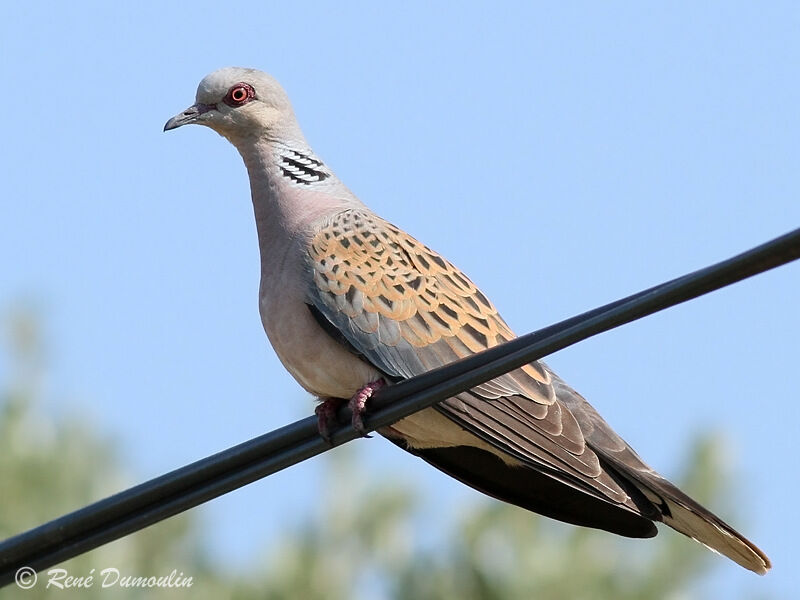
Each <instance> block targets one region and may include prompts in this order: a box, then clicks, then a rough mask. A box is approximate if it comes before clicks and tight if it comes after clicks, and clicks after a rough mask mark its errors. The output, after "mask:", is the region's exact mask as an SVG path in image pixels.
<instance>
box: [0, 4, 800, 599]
mask: <svg viewBox="0 0 800 600" xmlns="http://www.w3.org/2000/svg"><path fill="white" fill-rule="evenodd" d="M159 4H160V3H159ZM431 4H432V3H413V2H412V3H406V4H405V5H404V7H403V8H397V7H390V6H388V5H386V6H384V5H378V4H377V3H376V4H357V3H336V4H333V3H331V4H326V3H315V2H304V3H301V4H297V3H287V2H281V3H275V2H263V3H246V2H242V3H237V4H230V3H228V4H226V3H222V4H220V3H210V2H204V1H202V0H196V1H195V2H191V3H180V4H174V5H158V6H157V5H156V3H153V5H149V6H144V7H139V8H135V9H133V8H126V7H123V6H122V5H117V4H108V3H98V4H92V3H69V4H61V3H55V4H54V3H36V2H32V3H24V4H23V3H14V4H12V5H10V6H9V7H6V8H5V9H4V19H3V20H2V23H0V76H2V81H3V82H4V85H3V89H4V94H3V112H4V116H5V118H4V120H3V121H4V131H5V134H4V139H5V143H4V144H3V145H2V149H0V154H1V155H2V160H0V165H2V176H1V179H2V183H1V184H0V185H1V186H2V187H0V189H1V190H2V192H1V193H0V194H1V195H0V207H1V208H0V255H1V256H3V257H5V258H4V261H3V268H2V276H0V310H6V309H8V308H10V307H11V306H13V305H14V304H16V303H19V302H25V301H33V302H34V303H36V304H37V305H38V306H39V307H40V310H41V314H42V315H43V316H44V318H45V322H46V326H47V328H48V331H49V334H50V335H49V341H50V356H51V357H52V366H53V369H54V372H53V376H52V381H51V383H50V385H51V387H52V388H53V389H54V390H57V391H58V392H59V393H60V394H61V398H62V400H61V401H60V402H59V405H58V406H54V407H53V410H61V411H65V412H66V411H70V412H79V413H82V414H85V415H86V417H87V418H88V419H92V420H93V421H95V422H96V423H98V424H99V425H100V426H101V427H103V428H104V429H106V430H107V431H109V432H110V433H111V435H113V436H115V437H117V438H118V439H119V441H120V444H121V445H122V448H123V450H124V453H125V456H126V458H127V459H128V460H130V462H131V463H132V464H134V465H135V466H136V468H137V471H138V473H139V474H140V476H141V477H142V478H144V477H150V476H155V475H158V474H160V473H162V472H164V471H166V470H168V469H171V468H173V467H177V466H180V465H182V464H184V463H186V462H188V461H191V460H194V459H196V458H199V457H202V456H205V455H207V454H209V453H212V452H214V451H216V450H219V449H221V448H224V447H227V446H230V445H232V444H234V443H237V442H239V441H242V440H244V439H249V438H250V437H253V436H255V435H258V434H260V433H262V432H264V431H267V430H271V429H274V428H275V427H277V426H279V425H282V424H284V423H286V422H288V421H290V420H294V419H296V418H299V417H301V416H305V415H307V414H310V412H311V410H312V403H311V400H310V399H309V398H308V397H307V396H306V394H305V393H304V392H302V391H301V390H300V388H299V387H298V386H297V385H296V384H295V383H294V382H293V381H292V380H291V378H290V377H289V376H288V375H287V374H286V373H285V372H284V371H283V369H282V368H281V366H280V364H279V363H278V361H277V359H276V358H275V356H274V355H273V354H272V351H271V349H270V348H269V346H268V344H267V341H266V338H265V336H264V335H263V332H262V331H261V326H260V322H259V318H258V311H257V302H256V294H257V286H258V280H257V277H258V254H257V248H256V240H255V228H254V224H253V217H252V208H251V205H250V200H249V189H248V183H247V179H246V174H245V171H244V168H243V166H242V164H241V161H240V159H239V157H238V155H237V154H236V152H235V150H234V149H233V147H231V146H229V145H228V144H227V143H226V142H225V141H224V140H222V139H221V138H219V137H218V136H216V135H215V134H213V133H212V132H210V131H209V130H206V129H202V128H185V129H181V130H180V131H177V132H173V133H170V134H163V133H162V132H161V127H162V126H163V123H164V122H165V121H166V119H167V118H169V117H170V116H172V115H173V114H175V113H176V112H178V111H179V110H182V109H183V108H185V107H186V106H187V105H189V104H191V103H192V102H193V98H194V92H195V88H196V86H197V83H198V82H199V80H200V79H201V78H202V77H203V76H204V75H205V74H206V73H207V72H209V71H211V70H214V69H216V68H219V67H222V66H228V65H240V66H253V67H258V68H261V69H263V70H266V71H269V72H271V73H272V74H273V75H275V76H276V77H277V78H278V79H279V80H280V81H281V82H282V83H283V84H284V86H285V87H286V89H287V91H288V92H289V94H290V97H291V98H292V99H293V101H294V105H295V110H296V113H297V115H298V118H299V119H300V122H301V125H302V126H303V128H304V130H305V132H306V135H307V137H308V139H309V140H310V142H311V144H312V146H313V147H314V148H315V150H316V151H317V153H318V154H319V155H320V156H322V157H323V158H324V159H325V160H326V162H327V163H328V164H329V165H330V166H331V167H332V168H334V169H335V170H336V171H337V173H338V175H339V176H340V178H341V179H343V180H344V181H345V182H346V183H347V184H348V185H349V186H350V188H351V189H352V190H353V191H355V192H356V194H358V195H359V196H360V197H361V198H362V200H364V201H365V202H366V203H367V204H368V205H370V206H371V207H372V208H373V209H374V210H376V211H377V212H378V213H380V214H381V215H383V216H385V217H387V218H388V219H390V220H391V221H393V222H395V223H396V224H398V225H400V226H401V227H403V228H405V229H406V230H407V231H409V232H411V233H412V234H414V235H415V236H417V237H418V238H420V239H421V240H423V241H424V242H426V243H427V244H428V245H430V246H432V247H434V248H436V249H437V250H439V251H440V252H442V253H443V254H445V255H446V256H447V257H449V258H450V259H451V260H452V261H453V262H455V263H456V264H457V265H459V266H460V267H461V268H463V269H464V270H465V271H466V272H467V273H469V274H470V276H471V277H472V278H473V279H474V280H475V281H476V282H477V283H478V284H479V285H480V286H481V287H482V288H483V290H484V291H485V292H486V293H487V294H488V295H489V296H490V297H492V298H493V300H494V301H495V304H497V305H498V307H499V308H500V310H501V312H502V313H503V315H504V316H505V318H506V320H507V321H509V323H510V324H511V325H512V327H513V328H514V329H516V330H517V331H518V332H527V331H531V330H533V329H536V328H539V327H541V326H544V325H547V324H549V323H550V322H552V321H554V320H558V319H561V318H565V317H568V316H571V315H572V314H574V313H577V312H580V311H583V310H586V309H589V308H592V307H594V306H596V305H598V304H600V303H604V302H607V301H610V300H613V299H616V298H617V297H620V296H622V295H625V294H628V293H631V292H634V291H638V290H639V289H641V288H643V287H646V286H650V285H653V284H655V283H658V282H660V281H662V280H665V279H667V278H671V277H673V276H676V275H679V274H682V273H684V272H687V271H690V270H693V269H695V268H699V267H702V266H705V265H706V264H708V263H710V262H713V261H716V260H719V259H722V258H726V257H728V256H729V255H731V254H734V253H736V252H738V251H741V250H744V249H747V248H749V247H751V246H753V245H755V244H758V243H760V242H763V241H766V240H767V239H769V238H772V237H775V236H777V235H779V234H781V233H784V232H786V231H788V230H790V229H793V228H795V227H797V226H798V224H800V202H799V201H798V191H799V190H800V174H799V171H798V168H797V166H798V165H797V162H798V160H797V159H798V152H797V143H798V139H800V117H798V108H797V107H798V106H800V84H798V81H799V80H798V77H797V73H798V71H797V67H798V65H799V64H800V36H798V35H797V32H798V25H800V8H799V7H798V6H797V5H796V4H795V3H789V2H787V3H769V4H755V3H754V4H746V3H708V4H703V5H700V4H698V3H684V4H681V3H675V4H671V5H670V6H669V7H667V6H655V5H648V6H645V5H633V4H626V3H620V4H615V3H603V4H602V5H600V4H595V3H570V4H569V5H566V3H564V4H563V5H562V4H558V5H556V4H553V5H545V4H538V3H524V4H523V3H508V4H495V5H493V6H492V7H490V6H489V4H488V3H487V4H485V5H484V4H477V3H469V2H467V3H463V2H460V3H438V4H435V5H433V6H431ZM799 276H800V266H798V265H791V266H789V267H784V268H781V269H779V270H777V271H774V272H771V273H768V274H766V275H763V276H759V277H757V278H755V279H753V280H750V281H747V282H744V283H742V284H739V285H737V286H735V287H733V288H731V289H727V290H724V291H721V292H717V293H715V294H713V295H711V296H708V297H705V298H702V299H700V300H698V301H695V302H692V303H690V304H688V305H685V306H681V307H678V308H674V309H671V310H669V311H667V312H665V313H661V314H659V315H656V316H654V317H650V318H648V319H646V320H643V321H640V322H637V323H635V324H632V325H628V326H626V327H624V328H622V329H619V330H617V331H614V332H611V333H608V334H605V335H603V336H600V337H598V338H596V339H593V340H590V341H587V342H585V343H582V344H580V345H579V346H577V347H574V348H571V349H568V350H565V351H562V352H560V353H558V354H557V355H555V356H553V357H551V358H550V359H549V362H550V364H551V365H552V366H553V367H554V368H555V369H556V370H557V371H558V372H559V373H560V374H561V375H562V376H563V377H564V378H565V379H567V380H568V381H569V382H570V383H571V384H572V385H573V386H575V387H576V388H577V389H578V390H580V391H581V392H582V393H583V394H584V395H585V396H587V397H588V399H589V400H590V401H591V402H592V403H593V404H594V405H595V406H596V407H597V408H598V409H599V410H600V411H601V413H602V414H603V415H604V416H605V417H606V418H607V420H608V421H610V422H611V424H612V425H614V427H615V428H616V429H617V430H618V431H619V432H620V433H621V434H622V435H623V436H624V437H625V438H626V439H628V441H629V442H631V444H632V445H633V446H634V447H635V448H637V450H638V451H639V452H640V454H642V455H643V456H644V457H645V458H646V459H647V460H648V461H649V462H650V463H651V464H652V465H654V466H655V467H656V468H658V469H659V470H660V471H661V472H662V473H664V474H665V475H667V476H669V475H670V474H674V469H675V468H676V467H677V465H678V464H680V462H681V460H682V458H683V457H684V456H685V452H686V448H685V444H686V443H687V441H688V440H690V439H691V437H692V436H693V435H694V434H695V433H697V432H698V431H704V430H714V431H719V432H722V433H724V434H725V436H726V439H727V440H728V446H729V450H730V451H729V454H728V462H729V465H730V468H731V469H732V470H733V472H735V473H736V474H737V476H738V479H737V481H736V498H735V502H734V503H733V504H734V505H735V506H736V510H737V511H738V513H739V517H738V518H737V520H736V523H737V525H738V527H739V528H740V529H742V530H744V531H745V532H746V533H747V534H748V536H749V537H751V538H752V539H753V540H755V541H756V542H757V543H758V544H759V545H760V546H761V547H762V548H764V549H765V550H766V551H767V553H768V554H769V555H770V556H771V557H772V559H773V562H774V564H775V569H774V571H773V573H771V574H770V575H769V576H768V577H767V578H765V579H756V578H754V577H753V576H751V575H750V574H748V573H745V572H744V571H742V570H740V569H738V568H737V567H736V566H735V565H727V564H721V565H720V567H719V568H718V577H717V580H718V582H719V585H720V586H730V589H737V590H741V589H745V590H752V591H754V592H756V591H763V590H766V591H772V592H773V593H775V594H786V593H788V592H789V590H793V589H794V581H795V573H794V567H793V565H797V564H800V553H798V551H797V549H796V547H795V539H796V537H797V533H798V531H797V530H798V525H797V521H796V518H795V507H794V503H793V502H792V501H790V500H787V499H791V498H795V497H797V495H798V492H800V489H799V488H798V484H797V481H796V475H797V465H796V459H795V456H796V450H795V439H794V438H795V437H796V432H797V417H798V408H797V394H798V381H797V372H798V369H797V356H798V346H797V340H798V337H799V336H800V325H799V324H798V317H797V306H798V305H799V304H800V283H798V282H799V281H800V280H799V279H798V277H799ZM5 371H6V368H5V367H4V366H3V364H2V363H0V377H4V372H5ZM355 446H356V448H357V450H358V452H360V453H362V454H363V455H364V456H365V460H367V461H375V462H376V463H377V462H381V463H382V464H391V465H392V468H394V469H395V470H396V472H398V473H404V474H407V475H408V476H409V477H414V478H416V479H419V480H420V481H421V482H422V485H423V486H425V487H426V489H429V490H430V493H431V494H432V495H435V496H436V497H437V498H442V499H445V501H446V502H450V501H453V502H455V501H459V502H460V501H463V500H464V499H466V498H470V497H471V494H472V492H469V491H467V490H465V489H462V487H461V486H460V485H459V484H456V483H454V482H451V481H449V480H447V479H446V478H445V477H443V476H441V475H440V474H439V473H437V472H435V471H434V470H432V469H429V468H428V467H426V466H425V465H424V464H422V463H421V462H420V461H418V460H415V459H413V457H410V456H405V455H403V454H402V453H400V452H398V451H396V449H394V448H393V447H390V445H389V444H387V443H385V442H383V441H381V440H378V439H375V440H371V441H365V442H360V443H357V444H356V445H355ZM387 461H388V463H387ZM319 468H320V461H318V460H317V461H310V462H309V464H304V465H301V466H299V467H297V468H294V469H292V470H291V471H289V472H286V473H283V474H280V475H278V476H275V477H273V478H270V479H268V480H266V481H263V482H259V483H257V484H255V485H252V486H249V487H248V488H246V489H244V490H241V491H239V492H237V493H234V494H230V495H229V496H227V497H225V498H224V499H221V500H218V501H215V502H214V503H212V504H211V505H210V506H208V507H206V508H203V509H201V510H202V511H203V515H204V518H205V519H206V520H207V521H208V522H209V524H210V529H211V531H212V541H213V542H214V544H215V546H217V547H219V548H221V549H222V550H221V551H220V555H221V557H222V556H223V555H224V556H226V557H228V558H226V559H225V560H229V561H231V562H232V563H235V561H236V560H237V559H240V558H241V559H244V558H245V557H247V556H249V553H250V552H252V551H253V549H255V548H260V547H261V546H262V545H263V544H264V543H265V540H269V539H270V536H272V535H274V532H275V528H276V526H277V525H276V523H275V519H274V518H272V517H271V515H274V514H286V513H287V512H288V513H290V514H293V515H294V516H296V517H297V518H299V517H300V516H301V515H302V511H303V510H306V509H307V508H308V507H309V506H310V505H311V503H312V502H314V501H316V499H317V497H318V493H319V490H318V489H317V488H316V487H315V483H316V482H317V481H318V479H319V477H318V476H319ZM712 508H713V507H712ZM254 515H263V518H257V517H256V518H254ZM668 535H669V534H668ZM221 560H223V559H222V558H221ZM720 563H722V561H720Z"/></svg>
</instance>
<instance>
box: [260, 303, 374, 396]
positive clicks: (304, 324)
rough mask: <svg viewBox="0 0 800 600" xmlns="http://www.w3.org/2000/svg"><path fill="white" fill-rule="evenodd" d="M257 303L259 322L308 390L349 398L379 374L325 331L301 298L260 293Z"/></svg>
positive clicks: (313, 392) (273, 345)
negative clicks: (293, 299) (294, 298)
mask: <svg viewBox="0 0 800 600" xmlns="http://www.w3.org/2000/svg"><path fill="white" fill-rule="evenodd" d="M259 304H260V313H261V322H262V323H263V325H264V331H266V333H267V337H268V338H269V341H270V343H271V344H272V347H273V348H274V349H275V353H276V354H277V355H278V358H279V359H280V361H281V363H283V366H284V367H286V370H287V371H289V373H291V375H292V377H294V378H295V380H297V382H298V383H299V384H300V385H301V386H302V387H303V388H305V389H306V390H307V391H309V392H310V393H312V394H314V395H315V396H318V397H321V398H325V397H332V398H350V397H352V396H353V394H355V393H356V392H357V391H358V390H359V389H360V388H361V387H363V386H364V385H366V384H367V383H370V382H372V381H376V380H378V379H380V378H381V374H380V372H379V371H378V370H377V369H375V368H374V367H372V366H371V365H369V364H367V363H365V362H364V361H362V360H361V359H360V358H358V357H357V356H355V355H354V354H352V353H351V352H348V351H347V350H346V349H345V348H344V347H343V346H342V345H341V344H340V343H339V342H337V341H336V340H334V339H333V338H332V337H331V336H330V335H328V333H327V332H325V330H323V329H322V328H321V327H320V326H319V324H318V323H317V322H316V320H315V319H314V317H313V316H312V314H311V311H310V310H309V308H308V306H306V304H305V302H303V301H302V300H295V301H292V300H291V298H287V297H283V298H270V297H269V296H265V295H262V297H261V300H260V303H259Z"/></svg>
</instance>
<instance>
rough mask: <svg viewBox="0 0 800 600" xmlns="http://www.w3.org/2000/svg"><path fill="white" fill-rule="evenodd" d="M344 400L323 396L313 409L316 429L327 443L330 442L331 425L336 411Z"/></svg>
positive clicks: (334, 423) (334, 421)
mask: <svg viewBox="0 0 800 600" xmlns="http://www.w3.org/2000/svg"><path fill="white" fill-rule="evenodd" d="M345 402H346V400H345V399H344V398H325V399H324V400H323V401H322V403H320V404H319V405H317V408H315V409H314V412H315V413H316V415H317V431H319V435H320V436H321V437H322V439H323V440H325V441H326V442H328V443H329V444H330V443H331V427H332V426H335V425H336V412H337V411H338V410H339V408H340V407H341V406H342V404H344V403H345Z"/></svg>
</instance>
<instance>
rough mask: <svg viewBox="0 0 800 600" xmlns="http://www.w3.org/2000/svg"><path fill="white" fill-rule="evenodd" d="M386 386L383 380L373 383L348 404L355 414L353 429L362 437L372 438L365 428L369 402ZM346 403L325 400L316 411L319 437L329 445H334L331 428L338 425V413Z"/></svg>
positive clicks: (339, 400) (356, 394)
mask: <svg viewBox="0 0 800 600" xmlns="http://www.w3.org/2000/svg"><path fill="white" fill-rule="evenodd" d="M384 385H386V384H385V383H384V381H383V379H378V380H377V381H372V382H370V383H368V384H367V385H365V386H364V387H362V388H361V389H360V390H358V391H357V392H356V393H355V394H353V397H352V398H351V399H350V402H349V403H348V407H349V408H350V411H351V412H352V414H353V418H352V421H351V422H352V424H353V429H355V430H356V432H357V433H358V434H359V435H360V436H361V437H366V438H369V437H372V436H371V435H370V434H369V433H367V429H366V427H365V426H364V413H365V412H367V400H369V399H370V398H371V397H372V395H373V394H374V393H375V392H377V391H378V390H379V389H381V388H382V387H383V386H384ZM344 403H345V400H343V399H341V398H325V399H324V400H323V401H322V403H321V404H319V405H318V406H317V408H316V409H315V410H314V412H315V413H316V415H317V430H318V431H319V435H320V437H322V439H323V440H325V441H326V442H328V444H332V440H331V428H332V427H334V426H335V425H336V423H337V421H336V413H337V411H338V410H339V408H341V406H342V404H344Z"/></svg>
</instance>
